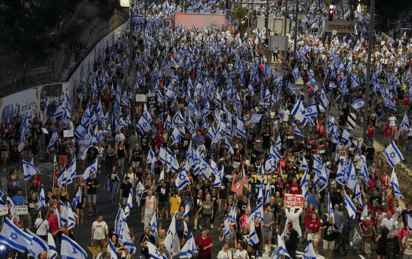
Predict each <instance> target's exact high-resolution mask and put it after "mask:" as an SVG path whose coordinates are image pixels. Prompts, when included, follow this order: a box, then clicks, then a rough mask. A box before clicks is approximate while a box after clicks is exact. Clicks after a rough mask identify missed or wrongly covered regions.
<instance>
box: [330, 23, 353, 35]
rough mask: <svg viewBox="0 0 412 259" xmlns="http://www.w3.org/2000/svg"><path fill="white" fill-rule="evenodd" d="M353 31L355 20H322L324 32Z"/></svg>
mask: <svg viewBox="0 0 412 259" xmlns="http://www.w3.org/2000/svg"><path fill="white" fill-rule="evenodd" d="M333 31H336V33H338V34H339V33H355V21H341V20H333V21H329V20H324V21H323V32H324V33H332V32H333Z"/></svg>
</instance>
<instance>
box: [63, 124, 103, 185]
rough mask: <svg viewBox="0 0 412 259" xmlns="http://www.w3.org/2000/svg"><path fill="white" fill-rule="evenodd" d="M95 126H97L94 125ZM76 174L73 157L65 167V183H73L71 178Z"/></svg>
mask: <svg viewBox="0 0 412 259" xmlns="http://www.w3.org/2000/svg"><path fill="white" fill-rule="evenodd" d="M96 128H97V127H96ZM75 175H76V157H74V158H73V160H72V161H71V162H70V164H69V165H68V167H67V169H66V176H67V179H66V184H71V183H73V178H74V177H75Z"/></svg>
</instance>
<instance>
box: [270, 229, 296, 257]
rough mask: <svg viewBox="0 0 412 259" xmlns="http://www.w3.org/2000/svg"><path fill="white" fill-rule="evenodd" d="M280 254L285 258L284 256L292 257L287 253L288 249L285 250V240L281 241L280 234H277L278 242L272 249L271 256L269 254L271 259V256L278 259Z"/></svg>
mask: <svg viewBox="0 0 412 259" xmlns="http://www.w3.org/2000/svg"><path fill="white" fill-rule="evenodd" d="M282 255H283V256H285V258H286V257H289V258H292V257H291V256H290V255H289V252H288V250H286V246H285V242H283V238H282V236H280V235H279V234H278V244H277V246H276V249H275V250H274V251H273V254H272V256H271V259H272V258H276V259H278V258H283V257H282Z"/></svg>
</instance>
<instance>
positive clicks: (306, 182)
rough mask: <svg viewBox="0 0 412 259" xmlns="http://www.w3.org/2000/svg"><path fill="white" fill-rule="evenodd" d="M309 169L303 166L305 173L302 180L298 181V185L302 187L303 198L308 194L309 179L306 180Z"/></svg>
mask: <svg viewBox="0 0 412 259" xmlns="http://www.w3.org/2000/svg"><path fill="white" fill-rule="evenodd" d="M308 174H309V169H308V168H307V167H306V168H305V173H304V174H303V177H302V180H301V181H300V186H301V189H302V194H303V197H304V198H305V199H307V197H308V196H309V180H308Z"/></svg>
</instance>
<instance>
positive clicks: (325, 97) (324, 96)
mask: <svg viewBox="0 0 412 259" xmlns="http://www.w3.org/2000/svg"><path fill="white" fill-rule="evenodd" d="M330 86H331V84H330V83H329V88H330ZM335 87H336V86H335ZM320 104H321V105H322V106H323V109H326V108H327V107H328V106H329V97H328V93H327V92H326V88H325V86H322V92H321V94H320Z"/></svg>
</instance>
